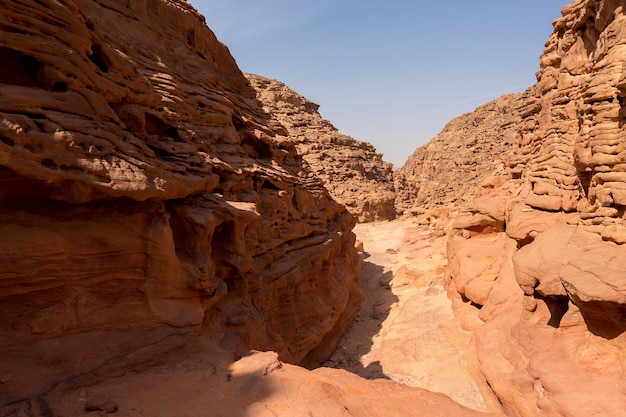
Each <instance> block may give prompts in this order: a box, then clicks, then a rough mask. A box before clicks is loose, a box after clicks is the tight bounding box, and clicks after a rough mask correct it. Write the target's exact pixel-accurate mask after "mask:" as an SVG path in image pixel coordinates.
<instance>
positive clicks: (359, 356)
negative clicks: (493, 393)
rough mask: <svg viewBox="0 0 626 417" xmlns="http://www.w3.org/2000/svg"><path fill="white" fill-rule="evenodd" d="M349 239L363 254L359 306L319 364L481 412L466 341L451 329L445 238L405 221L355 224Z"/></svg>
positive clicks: (482, 402) (465, 336)
mask: <svg viewBox="0 0 626 417" xmlns="http://www.w3.org/2000/svg"><path fill="white" fill-rule="evenodd" d="M355 233H356V235H357V239H358V240H360V241H361V242H363V246H364V251H365V263H364V266H363V270H362V271H361V274H360V281H361V285H362V287H363V290H364V292H365V300H364V301H363V305H362V308H361V311H360V312H359V314H358V316H357V319H356V320H355V322H354V323H353V325H352V326H351V328H350V329H349V330H348V332H347V333H346V335H345V336H344V337H343V339H342V340H341V342H340V344H339V346H338V348H337V350H336V351H335V353H334V354H333V355H332V356H331V358H330V359H329V361H328V362H327V363H326V364H325V365H326V366H330V367H338V368H343V369H346V370H348V371H351V372H354V373H356V374H358V375H360V376H362V377H365V378H369V379H375V378H388V379H392V380H394V381H397V382H399V383H402V384H405V385H407V386H411V387H421V388H426V389H428V390H431V391H435V392H441V393H444V394H447V395H448V396H450V397H451V398H452V399H454V400H455V401H457V402H458V403H460V404H462V405H464V406H466V407H469V408H472V409H475V410H479V411H486V410H487V406H486V405H485V400H484V399H483V396H482V395H481V389H480V387H479V384H477V382H475V381H476V380H480V377H479V376H478V372H477V370H476V366H475V361H476V359H475V353H474V352H473V350H472V348H473V343H469V337H470V336H469V334H462V333H460V332H459V330H456V329H457V327H455V326H453V325H452V324H453V323H452V320H453V313H452V307H451V303H450V300H449V299H448V297H447V295H446V292H445V289H444V287H443V273H444V268H445V265H446V262H447V260H446V255H445V249H446V242H445V241H446V238H445V236H441V234H440V233H437V232H435V231H433V230H431V229H429V228H428V227H426V226H418V225H416V224H414V223H412V222H411V221H410V220H395V221H391V222H378V223H365V224H358V225H357V226H356V228H355ZM473 376H476V378H474V377H473Z"/></svg>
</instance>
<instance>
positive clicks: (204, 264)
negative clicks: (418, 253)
mask: <svg viewBox="0 0 626 417" xmlns="http://www.w3.org/2000/svg"><path fill="white" fill-rule="evenodd" d="M2 10H3V11H2V14H1V15H0V28H1V31H2V36H0V61H1V62H2V66H1V68H0V200H1V202H2V203H1V205H0V266H1V267H0V317H2V320H0V375H1V377H0V384H1V386H0V405H5V404H9V403H10V404H13V405H15V404H20V401H30V400H28V398H29V397H31V398H33V400H32V401H34V402H33V403H32V404H36V403H37V401H35V400H34V398H36V397H37V395H40V394H42V393H44V392H46V391H47V390H49V389H51V387H53V386H56V385H57V384H59V383H60V382H61V381H63V380H64V379H66V378H70V377H72V378H73V377H77V376H79V375H82V374H87V373H90V372H93V371H94V370H96V369H98V368H99V367H101V366H103V364H106V363H109V362H110V361H111V360H113V359H120V358H124V357H125V356H131V355H135V356H136V357H137V356H138V357H140V356H141V352H142V349H144V348H145V347H146V346H152V345H155V344H158V343H160V341H163V340H165V339H168V338H170V339H171V338H172V337H174V336H176V337H183V336H184V335H190V334H194V335H196V336H197V337H200V338H203V340H207V341H211V342H212V343H213V342H216V343H218V344H219V345H221V346H222V348H225V349H228V350H229V351H231V352H234V353H236V354H243V353H244V352H246V351H248V350H249V349H250V348H256V349H263V350H275V351H277V352H278V353H279V354H280V356H281V358H282V359H283V360H286V361H289V362H294V363H303V364H306V365H313V364H316V363H318V362H319V361H320V360H323V359H324V358H325V357H326V356H327V355H328V354H329V353H330V351H331V350H332V349H333V348H334V345H335V343H336V341H337V340H338V338H339V337H340V336H341V334H342V333H343V331H344V329H345V327H346V326H347V323H348V322H349V321H350V320H351V319H352V317H353V316H354V314H355V313H356V310H357V308H358V303H359V300H360V289H359V288H358V283H357V281H356V276H357V271H358V269H359V267H360V262H361V261H360V257H359V255H358V253H357V251H356V249H355V248H354V243H355V237H354V234H353V233H352V232H351V229H352V227H353V225H354V222H355V220H354V218H353V216H352V215H350V214H349V213H348V212H347V211H346V210H345V208H344V207H343V206H341V205H340V204H338V203H336V202H335V201H334V200H333V199H332V198H331V197H330V196H329V194H328V193H327V191H326V190H325V189H324V187H323V185H322V184H321V182H320V181H319V180H318V179H317V178H316V177H315V176H314V175H313V173H311V172H310V171H309V170H308V168H306V167H303V164H302V160H301V158H300V157H299V156H298V155H297V153H296V149H295V147H294V144H293V142H292V141H290V140H289V139H288V138H287V137H285V136H283V135H284V133H285V132H284V131H283V129H282V127H281V126H279V125H278V124H276V123H275V122H274V121H273V119H271V118H270V117H269V116H268V115H267V114H266V113H265V112H264V111H263V110H262V109H261V108H260V106H259V105H258V102H257V101H256V99H255V91H254V90H253V89H252V88H251V87H250V85H249V83H248V81H247V79H246V78H245V77H244V76H243V74H242V73H241V72H240V71H239V69H238V68H237V65H236V63H235V62H234V60H233V58H232V57H231V56H230V54H229V52H228V50H227V48H226V47H225V46H224V45H222V44H221V43H219V42H218V41H217V39H216V38H215V36H214V35H213V33H212V32H211V31H210V30H209V29H208V27H206V25H205V23H204V19H203V18H202V17H201V16H200V15H198V14H197V12H196V11H195V10H194V9H192V8H191V7H190V6H189V5H188V4H187V3H186V2H184V1H178V0H160V1H147V0H138V1H132V2H127V1H111V0H76V1H71V2H39V1H29V0H12V1H3V2H2ZM29 404H30V403H29ZM25 407H26V408H29V407H30V405H28V406H25ZM20 409H22V408H20ZM5 411H6V409H5V410H4V411H3V412H0V414H2V415H4V414H6V413H9V412H11V411H10V410H9V411H6V412H5ZM42 412H43V411H42ZM44 414H45V413H44ZM20 415H21V414H20ZM46 415H47V414H46Z"/></svg>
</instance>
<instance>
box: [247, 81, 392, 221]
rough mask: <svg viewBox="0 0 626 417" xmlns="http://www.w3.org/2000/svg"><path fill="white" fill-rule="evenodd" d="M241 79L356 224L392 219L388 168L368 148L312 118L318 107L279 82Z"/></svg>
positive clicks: (390, 174)
mask: <svg viewBox="0 0 626 417" xmlns="http://www.w3.org/2000/svg"><path fill="white" fill-rule="evenodd" d="M246 76H247V77H248V79H249V80H250V83H251V84H252V86H253V87H254V88H255V89H256V90H257V97H258V99H259V100H260V101H261V103H262V104H263V108H264V109H265V110H266V111H267V112H268V113H271V114H272V115H273V116H274V117H276V118H277V119H278V121H279V122H280V123H281V124H282V125H283V126H284V127H285V128H286V129H287V132H288V134H289V137H290V138H291V139H293V140H294V141H295V143H296V148H297V149H298V152H299V153H300V154H301V155H302V158H303V159H304V160H305V161H307V162H308V164H309V165H310V166H311V168H312V169H313V171H314V172H315V174H316V175H317V176H318V177H319V178H320V179H321V180H322V181H323V182H324V185H325V186H326V188H327V189H328V191H329V192H330V193H331V195H332V196H333V197H335V199H336V200H337V201H339V202H340V203H342V204H344V205H345V206H346V208H347V209H348V210H349V211H350V212H351V213H352V214H354V215H355V216H357V217H358V219H359V221H360V222H368V221H374V220H391V219H393V218H395V216H396V210H395V206H394V200H395V189H394V178H393V169H392V165H391V164H389V163H387V162H385V161H383V159H382V155H381V154H378V153H376V149H375V148H374V147H373V146H372V145H371V144H369V143H367V142H361V141H358V140H355V139H353V138H351V137H350V136H347V135H343V134H341V133H339V131H338V130H337V129H336V128H335V127H334V126H333V125H332V124H331V123H330V122H329V121H328V120H325V119H323V118H322V116H321V115H320V114H319V113H318V111H317V110H318V108H319V105H317V104H315V103H313V102H311V101H310V100H308V99H307V98H305V97H303V96H301V95H300V94H298V93H296V92H295V91H293V90H292V89H290V88H289V87H287V86H286V85H285V84H284V83H282V82H280V81H276V80H271V79H268V78H265V77H261V76H259V75H254V74H246Z"/></svg>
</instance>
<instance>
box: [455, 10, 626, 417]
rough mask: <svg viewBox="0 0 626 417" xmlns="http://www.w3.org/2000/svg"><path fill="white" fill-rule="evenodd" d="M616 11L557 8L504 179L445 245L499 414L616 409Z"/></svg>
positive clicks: (620, 382) (621, 37) (625, 157)
mask: <svg viewBox="0 0 626 417" xmlns="http://www.w3.org/2000/svg"><path fill="white" fill-rule="evenodd" d="M625 6H626V4H625V3H624V2H623V1H613V0H578V1H575V2H574V3H572V4H571V5H569V6H567V7H565V8H564V9H563V16H562V18H560V19H558V20H556V21H555V22H554V33H553V34H552V35H551V36H550V39H549V40H548V42H547V43H546V49H545V51H544V53H543V55H542V57H541V60H540V70H539V72H538V73H537V79H538V81H537V84H535V85H534V86H533V87H531V88H530V89H529V90H527V91H526V93H525V95H526V97H527V98H526V100H527V102H526V104H525V105H524V106H523V108H522V110H521V117H522V120H521V122H520V123H519V124H518V126H517V140H516V146H515V148H514V152H513V154H512V157H511V158H510V162H509V166H508V169H509V171H510V179H509V181H507V182H506V183H505V184H504V185H503V186H502V187H500V188H497V189H496V190H492V191H491V192H489V193H485V195H483V196H481V197H480V198H478V199H475V200H473V201H471V202H470V203H469V204H468V205H467V206H466V208H465V209H464V212H463V213H461V215H460V216H459V217H458V218H457V220H456V223H455V225H454V226H455V229H456V233H455V234H454V236H452V237H451V239H450V241H449V246H448V250H449V259H450V266H449V268H448V272H447V279H448V288H449V291H450V294H451V296H452V298H453V299H454V300H455V304H456V308H457V310H458V313H459V317H460V318H461V321H462V325H463V326H464V327H465V328H467V329H470V330H472V331H474V336H475V340H476V344H477V348H478V352H479V353H478V356H479V361H480V363H481V369H482V372H483V373H484V374H485V376H486V378H487V381H488V382H489V384H490V385H491V387H492V388H493V389H494V392H495V393H496V394H497V396H498V397H499V399H500V401H501V402H502V404H503V406H504V408H505V409H506V410H507V411H508V413H509V414H510V415H516V416H524V417H528V416H589V415H621V414H623V413H624V410H625V409H626V395H625V394H624V393H625V392H626V384H625V381H626V374H625V373H624V370H623V366H622V365H623V363H624V362H625V360H626V357H625V354H624V352H626V335H625V333H624V330H626V326H625V325H624V317H625V316H626V286H625V283H626V273H625V272H624V265H623V259H625V258H626V247H625V246H624V243H626V238H625V236H626V224H625V219H624V207H626V206H625V205H624V204H625V201H624V200H623V192H624V190H626V177H624V175H623V174H624V171H625V169H624V167H625V166H626V165H625V163H626V153H625V151H624V149H625V146H626V145H625V144H626V141H625V138H626V132H625V130H624V129H625V128H624V124H625V123H624V122H625V121H626V106H625V105H624V96H625V94H626V92H625V91H626V87H625V86H626V83H625V79H626V75H625V74H626V72H625V70H624V68H625V63H626V60H625V59H624V52H625V45H626V31H625V30H624V28H625V27H626V17H625V16H624V7H625Z"/></svg>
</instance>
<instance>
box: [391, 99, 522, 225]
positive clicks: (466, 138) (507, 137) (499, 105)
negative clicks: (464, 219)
mask: <svg viewBox="0 0 626 417" xmlns="http://www.w3.org/2000/svg"><path fill="white" fill-rule="evenodd" d="M525 103H526V100H525V97H524V95H523V94H521V93H518V94H510V95H506V96H502V97H500V98H498V99H496V100H494V101H492V102H490V103H487V104H485V105H482V106H479V107H477V108H476V110H474V111H473V112H471V113H467V114H464V115H462V116H460V117H457V118H455V119H454V120H452V121H451V122H449V123H448V124H447V125H446V126H445V127H444V129H443V130H442V131H441V133H439V134H438V135H437V136H435V137H434V138H433V139H432V140H431V141H430V142H428V144H426V145H424V146H422V147H420V148H417V149H416V150H415V152H413V154H412V155H411V156H410V157H409V158H408V159H407V161H406V162H405V163H404V165H403V166H402V169H400V170H399V172H397V174H396V182H397V185H396V188H397V190H398V191H397V193H398V195H397V199H396V206H397V210H398V211H399V212H402V213H405V214H410V215H412V216H417V217H420V218H421V219H422V220H423V221H424V222H425V223H433V224H439V225H440V226H441V225H443V224H444V223H446V222H447V220H448V219H449V218H450V217H454V213H456V212H457V209H458V208H459V207H460V206H461V205H462V204H464V203H466V202H467V201H469V200H471V199H472V198H473V197H474V196H475V194H476V193H477V191H478V190H480V189H481V185H485V186H487V187H495V186H499V185H501V184H502V183H503V182H504V181H505V180H506V178H507V174H508V170H507V168H508V164H507V154H508V153H509V152H510V151H511V149H512V148H513V146H514V145H515V143H516V142H517V136H516V135H517V126H518V124H519V123H520V121H521V109H522V108H523V107H524V105H525Z"/></svg>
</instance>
